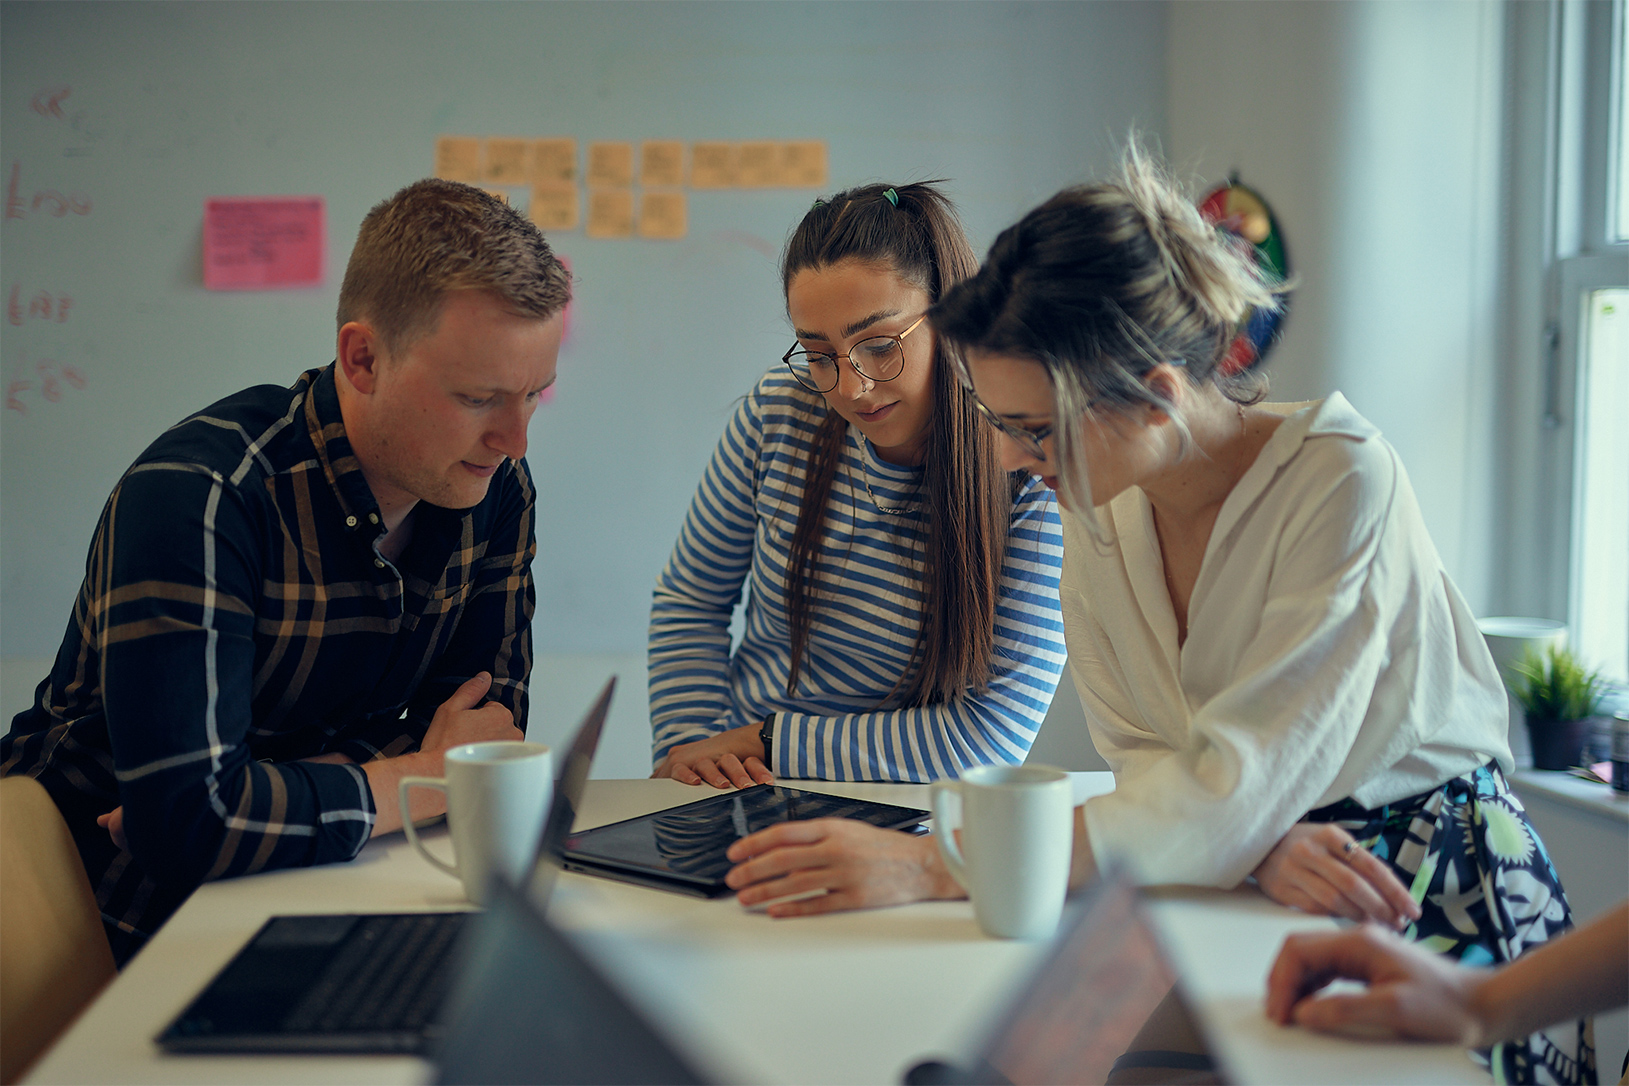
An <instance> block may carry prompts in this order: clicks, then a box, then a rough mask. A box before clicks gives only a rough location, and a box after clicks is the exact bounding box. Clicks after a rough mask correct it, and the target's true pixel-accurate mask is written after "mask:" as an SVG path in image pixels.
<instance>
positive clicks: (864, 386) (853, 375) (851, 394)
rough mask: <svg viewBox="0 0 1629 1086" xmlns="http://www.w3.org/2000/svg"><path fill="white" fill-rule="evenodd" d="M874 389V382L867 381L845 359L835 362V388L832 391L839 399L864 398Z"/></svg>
mask: <svg viewBox="0 0 1629 1086" xmlns="http://www.w3.org/2000/svg"><path fill="white" fill-rule="evenodd" d="M874 387H875V384H874V382H872V381H870V380H868V379H867V378H866V377H865V376H864V375H863V374H861V373H860V371H859V370H857V369H855V368H854V364H853V363H852V362H850V361H849V360H848V358H847V357H844V358H840V359H838V361H837V387H836V388H835V389H833V390H832V391H834V392H835V393H837V395H838V396H839V397H841V398H842V399H845V400H852V399H855V398H856V397H859V396H864V395H865V394H866V393H867V392H870V391H871V389H872V388H874Z"/></svg>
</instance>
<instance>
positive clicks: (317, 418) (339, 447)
mask: <svg viewBox="0 0 1629 1086" xmlns="http://www.w3.org/2000/svg"><path fill="white" fill-rule="evenodd" d="M302 385H304V386H305V388H306V389H307V395H306V398H305V424H306V429H307V431H308V432H309V433H310V435H311V445H312V447H313V448H314V449H315V450H316V453H317V463H319V464H321V465H322V473H323V475H324V477H326V478H327V480H328V485H329V486H330V487H332V488H333V491H334V496H335V497H336V498H338V499H339V505H340V509H341V511H342V513H343V515H344V517H345V528H346V530H347V531H353V532H354V531H363V530H366V531H367V532H368V533H369V535H370V536H372V535H378V534H379V533H380V532H382V531H384V521H383V520H382V519H381V518H380V516H379V503H378V502H377V501H375V500H374V497H373V490H372V489H371V488H370V487H369V486H368V481H367V479H365V478H364V477H363V475H362V464H361V462H360V461H359V460H357V458H356V451H355V450H354V449H352V448H351V439H350V438H349V437H348V436H346V433H345V419H344V416H343V415H342V414H341V413H340V410H339V390H338V389H337V388H335V387H334V365H333V364H332V363H330V364H329V365H327V366H324V367H323V368H321V369H315V370H308V371H306V372H305V373H302V374H301V375H300V379H299V381H297V382H295V386H294V387H295V388H296V389H299V388H300V387H301V386H302Z"/></svg>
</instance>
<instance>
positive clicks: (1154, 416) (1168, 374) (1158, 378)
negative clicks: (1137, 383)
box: [1143, 362, 1188, 425]
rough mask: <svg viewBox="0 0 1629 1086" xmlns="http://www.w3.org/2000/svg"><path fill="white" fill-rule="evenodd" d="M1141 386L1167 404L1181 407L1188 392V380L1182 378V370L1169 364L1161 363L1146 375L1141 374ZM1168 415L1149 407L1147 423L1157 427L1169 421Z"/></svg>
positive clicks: (1158, 409)
mask: <svg viewBox="0 0 1629 1086" xmlns="http://www.w3.org/2000/svg"><path fill="white" fill-rule="evenodd" d="M1143 384H1145V385H1147V386H1148V391H1150V392H1152V393H1154V395H1156V396H1159V397H1160V398H1161V399H1164V400H1165V401H1167V402H1169V403H1173V404H1176V405H1177V406H1178V407H1181V406H1182V401H1183V398H1184V397H1185V396H1186V394H1187V392H1188V380H1187V378H1186V377H1185V376H1183V373H1182V370H1180V369H1179V368H1177V367H1176V366H1173V365H1171V363H1169V362H1161V363H1160V364H1159V365H1157V366H1155V367H1154V368H1153V369H1151V370H1149V371H1148V372H1147V373H1145V374H1143ZM1170 417H1171V416H1170V414H1169V413H1168V412H1166V411H1164V410H1162V409H1161V408H1158V407H1153V406H1150V407H1149V408H1148V418H1149V421H1150V422H1152V423H1154V424H1156V425H1158V424H1160V423H1164V422H1166V421H1167V420H1169V419H1170Z"/></svg>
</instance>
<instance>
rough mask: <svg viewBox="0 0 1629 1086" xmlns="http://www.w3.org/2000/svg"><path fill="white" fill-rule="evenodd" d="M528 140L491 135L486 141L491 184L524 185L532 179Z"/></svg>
mask: <svg viewBox="0 0 1629 1086" xmlns="http://www.w3.org/2000/svg"><path fill="white" fill-rule="evenodd" d="M530 152H531V148H530V146H529V141H528V140H523V139H502V138H500V137H497V136H492V137H489V138H488V139H487V141H486V181H487V184H489V185H524V184H526V182H528V181H530V180H531V179H532V177H531V170H530V169H529V168H528V167H527V161H526V160H527V156H528V155H529V154H530Z"/></svg>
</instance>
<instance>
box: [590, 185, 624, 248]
mask: <svg viewBox="0 0 1629 1086" xmlns="http://www.w3.org/2000/svg"><path fill="white" fill-rule="evenodd" d="M633 228H634V213H633V189H589V190H588V236H589V237H591V238H626V237H632V236H633Z"/></svg>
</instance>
